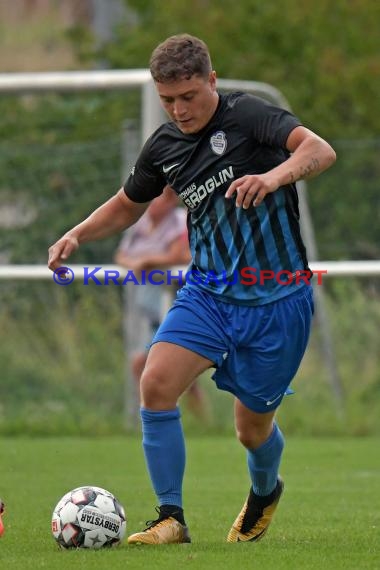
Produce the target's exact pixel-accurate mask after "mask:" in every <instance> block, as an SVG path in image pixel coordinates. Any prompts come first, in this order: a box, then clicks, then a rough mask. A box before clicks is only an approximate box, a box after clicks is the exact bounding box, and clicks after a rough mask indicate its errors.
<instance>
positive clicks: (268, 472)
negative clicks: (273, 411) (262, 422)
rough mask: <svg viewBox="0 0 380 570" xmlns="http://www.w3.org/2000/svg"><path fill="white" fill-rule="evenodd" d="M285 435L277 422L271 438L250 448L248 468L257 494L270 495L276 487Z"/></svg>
mask: <svg viewBox="0 0 380 570" xmlns="http://www.w3.org/2000/svg"><path fill="white" fill-rule="evenodd" d="M283 449H284V436H283V435H282V433H281V430H280V428H279V427H278V426H277V424H274V427H273V431H272V433H271V435H270V436H269V438H268V439H267V440H266V441H265V442H264V443H263V444H262V445H260V447H258V448H257V449H249V450H248V457H247V461H248V470H249V474H250V476H251V480H252V487H253V491H254V493H255V494H256V495H260V496H265V495H269V494H270V493H271V492H272V491H273V490H274V489H275V487H276V484H277V477H278V470H279V467H280V461H281V455H282V450H283Z"/></svg>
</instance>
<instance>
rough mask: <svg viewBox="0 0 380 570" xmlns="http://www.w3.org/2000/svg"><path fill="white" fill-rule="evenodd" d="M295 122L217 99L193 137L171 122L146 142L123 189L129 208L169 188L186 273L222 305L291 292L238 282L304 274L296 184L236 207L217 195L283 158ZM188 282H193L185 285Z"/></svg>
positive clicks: (261, 107)
mask: <svg viewBox="0 0 380 570" xmlns="http://www.w3.org/2000/svg"><path fill="white" fill-rule="evenodd" d="M300 124H301V123H300V121H299V120H298V119H297V118H296V117H295V116H294V115H293V114H292V113H290V112H288V111H287V110H284V109H281V108H279V107H276V106H273V105H271V104H269V103H267V102H266V101H264V100H262V99H260V98H258V97H255V96H253V95H250V94H247V93H237V92H235V93H230V94H220V95H219V104H218V107H217V110H216V112H215V114H214V116H213V117H212V119H211V120H210V122H209V123H208V124H207V125H206V127H204V128H203V129H202V130H201V131H200V132H198V133H195V134H184V133H182V132H181V131H180V130H179V129H178V127H177V126H176V125H175V124H174V123H173V122H168V123H165V124H164V125H162V126H161V127H159V128H158V129H157V130H156V131H155V132H154V133H153V135H152V136H151V137H150V138H149V139H148V140H147V142H146V143H145V145H144V147H143V149H142V151H141V154H140V156H139V158H138V160H137V162H136V164H135V166H134V168H133V169H132V172H131V174H130V176H129V178H128V180H127V181H126V183H125V185H124V190H125V193H126V194H127V196H128V197H129V198H130V199H131V200H133V201H135V202H147V201H149V200H152V199H153V198H155V197H156V196H158V195H160V194H161V193H162V190H163V188H164V186H165V185H166V184H169V185H170V186H171V187H172V188H173V189H174V190H175V192H176V193H177V194H178V195H179V196H180V197H181V198H182V200H183V202H184V203H185V204H186V206H187V208H188V229H189V241H190V248H191V252H192V258H193V259H192V266H191V270H192V271H193V273H194V274H196V276H197V277H196V280H195V281H196V283H195V284H196V286H198V287H201V288H203V289H205V290H207V291H209V292H210V293H212V294H213V295H218V296H219V297H221V298H222V299H224V300H226V301H229V302H232V303H241V304H247V305H254V304H264V303H268V302H271V301H273V300H276V299H278V298H280V297H284V296H287V295H289V294H290V293H292V292H293V291H294V290H295V287H296V286H297V285H296V283H295V281H294V282H292V283H291V284H288V285H287V286H284V285H281V284H280V283H279V282H278V280H277V279H276V278H275V279H272V280H269V279H267V280H265V282H264V283H262V284H260V280H259V279H257V283H253V282H252V281H253V280H252V279H251V280H248V281H249V284H247V280H246V279H242V275H244V274H247V271H246V268H251V272H250V274H251V275H253V274H254V273H255V272H256V276H257V277H258V276H259V274H260V272H262V271H264V270H265V271H273V272H274V273H275V274H276V275H277V274H278V273H279V272H281V271H288V272H290V273H291V274H294V273H295V272H296V271H297V270H305V269H308V266H307V258H306V251H305V247H304V245H303V242H302V239H301V234H300V227H299V211H298V197H297V190H296V188H295V185H293V184H291V185H288V186H283V187H280V188H279V189H278V190H277V191H276V192H274V193H272V194H268V195H267V196H266V197H265V199H264V201H263V203H262V204H261V205H260V206H258V207H257V208H255V207H253V206H252V207H250V208H248V209H247V210H244V209H243V208H237V207H236V205H235V200H234V199H226V198H225V197H224V194H225V192H226V190H227V188H228V187H229V185H230V184H231V182H232V181H233V180H235V179H237V178H239V177H241V176H244V175H246V174H260V173H264V172H267V171H268V170H270V169H272V168H274V167H275V166H277V165H278V164H280V163H282V162H283V161H284V160H286V159H287V158H288V156H289V154H288V152H287V150H286V140H287V138H288V136H289V134H290V132H291V131H292V130H293V129H294V128H295V127H297V126H299V125H300ZM190 281H192V280H190Z"/></svg>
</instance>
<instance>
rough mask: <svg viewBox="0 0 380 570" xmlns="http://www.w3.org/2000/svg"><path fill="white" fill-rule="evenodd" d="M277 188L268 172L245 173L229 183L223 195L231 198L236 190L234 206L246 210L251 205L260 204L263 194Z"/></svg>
mask: <svg viewBox="0 0 380 570" xmlns="http://www.w3.org/2000/svg"><path fill="white" fill-rule="evenodd" d="M277 188H278V186H277V184H275V183H274V181H273V179H272V178H271V177H270V176H269V175H268V174H246V175H245V176H242V177H241V178H238V179H237V180H234V181H233V182H232V184H230V186H229V188H228V190H227V192H226V194H225V197H226V198H232V196H233V194H234V193H235V192H236V207H237V208H241V207H243V208H244V209H245V210H246V209H247V208H249V207H250V206H251V205H253V206H255V207H257V206H260V204H261V202H262V201H263V200H264V198H265V196H266V195H267V194H269V193H271V192H274V191H275V190H277Z"/></svg>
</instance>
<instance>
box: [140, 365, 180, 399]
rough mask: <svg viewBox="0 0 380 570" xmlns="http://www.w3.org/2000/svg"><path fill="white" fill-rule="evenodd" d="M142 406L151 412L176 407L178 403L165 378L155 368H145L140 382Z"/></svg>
mask: <svg viewBox="0 0 380 570" xmlns="http://www.w3.org/2000/svg"><path fill="white" fill-rule="evenodd" d="M140 392H141V405H142V406H143V407H144V408H148V409H151V410H166V409H171V408H173V407H175V405H176V403H177V401H176V397H175V395H173V394H172V393H171V392H172V390H171V389H170V386H169V384H168V382H167V381H166V379H165V376H163V375H162V374H160V373H159V371H157V370H155V369H154V368H152V367H150V368H148V369H147V368H145V370H144V372H143V374H142V376H141V381H140Z"/></svg>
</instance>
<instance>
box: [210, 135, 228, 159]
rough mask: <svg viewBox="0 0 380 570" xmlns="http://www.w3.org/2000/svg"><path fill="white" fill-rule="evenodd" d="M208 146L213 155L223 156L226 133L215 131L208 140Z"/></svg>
mask: <svg viewBox="0 0 380 570" xmlns="http://www.w3.org/2000/svg"><path fill="white" fill-rule="evenodd" d="M210 145H211V150H212V152H215V154H217V155H219V156H220V155H221V154H224V153H225V152H226V148H227V138H226V133H224V132H223V131H217V132H216V133H214V134H213V135H212V137H211V138H210Z"/></svg>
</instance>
